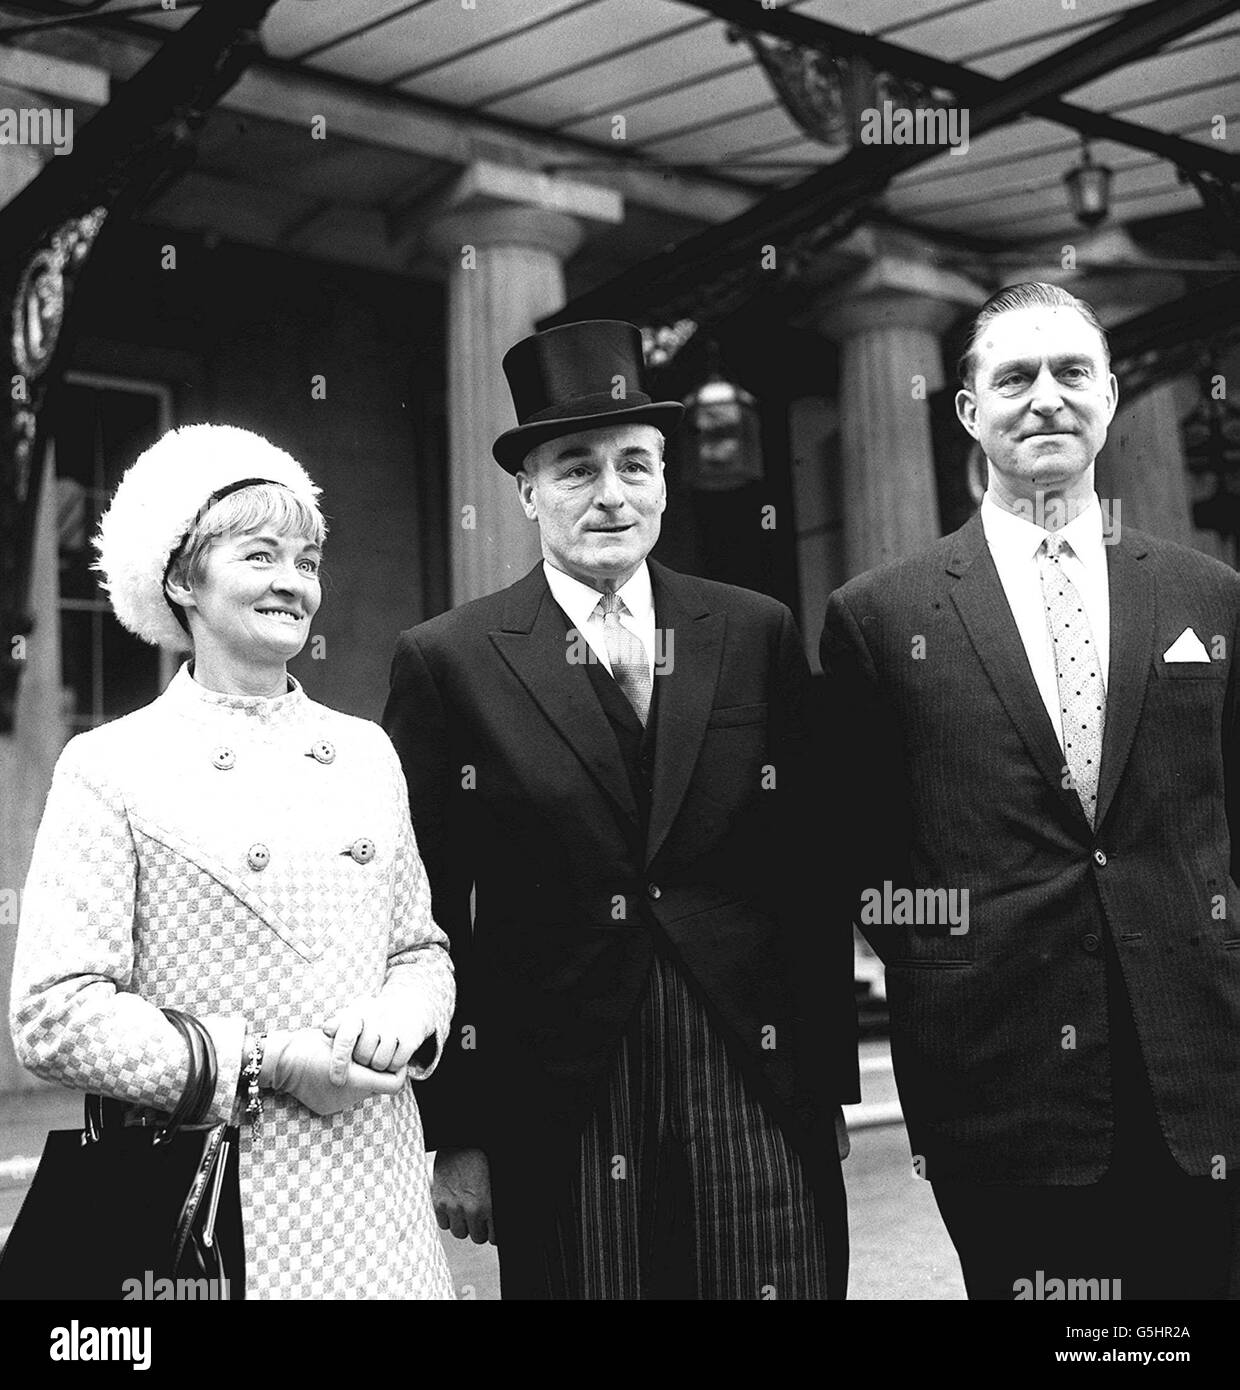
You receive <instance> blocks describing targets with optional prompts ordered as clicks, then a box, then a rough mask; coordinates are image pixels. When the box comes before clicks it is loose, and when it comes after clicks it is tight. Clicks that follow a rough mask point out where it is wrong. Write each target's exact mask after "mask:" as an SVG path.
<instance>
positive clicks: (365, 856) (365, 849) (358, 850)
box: [349, 837, 375, 864]
mask: <svg viewBox="0 0 1240 1390" xmlns="http://www.w3.org/2000/svg"><path fill="white" fill-rule="evenodd" d="M349 853H350V854H351V855H352V856H353V858H354V859H355V860H356V861H357V863H359V864H369V863H370V861H371V860H372V859H373V858H374V857H375V842H374V841H373V840H367V839H366V838H365V837H363V838H362V839H360V840H354V841H353V843H352V844H351V845H350V846H349Z"/></svg>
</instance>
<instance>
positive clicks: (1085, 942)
mask: <svg viewBox="0 0 1240 1390" xmlns="http://www.w3.org/2000/svg"><path fill="white" fill-rule="evenodd" d="M1081 945H1082V946H1084V947H1085V949H1086V950H1087V951H1090V952H1093V951H1096V950H1097V949H1098V947H1099V946H1101V945H1102V942H1101V941H1100V940H1099V939H1098V937H1097V936H1095V935H1094V933H1093V932H1091V931H1090V932H1086V933H1085V935H1084V936H1083V937H1081Z"/></svg>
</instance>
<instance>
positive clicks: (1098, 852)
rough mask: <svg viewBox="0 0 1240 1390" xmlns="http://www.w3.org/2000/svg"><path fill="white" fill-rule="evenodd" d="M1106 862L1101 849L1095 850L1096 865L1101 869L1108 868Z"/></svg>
mask: <svg viewBox="0 0 1240 1390" xmlns="http://www.w3.org/2000/svg"><path fill="white" fill-rule="evenodd" d="M1106 862H1107V857H1106V855H1105V854H1104V853H1103V852H1102V851H1101V850H1100V849H1096V850H1094V863H1095V864H1097V866H1098V867H1099V868H1100V869H1102V868H1105V867H1106Z"/></svg>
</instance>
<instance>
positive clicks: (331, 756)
mask: <svg viewBox="0 0 1240 1390" xmlns="http://www.w3.org/2000/svg"><path fill="white" fill-rule="evenodd" d="M310 756H311V757H312V758H313V759H314V761H315V762H316V763H323V764H325V765H326V764H327V763H334V762H335V761H336V749H335V747H334V746H333V745H332V744H330V743H329V742H328V741H327V740H326V739H325V738H321V739H319V740H318V742H317V743H315V744H313V745H312V746H311V748H310Z"/></svg>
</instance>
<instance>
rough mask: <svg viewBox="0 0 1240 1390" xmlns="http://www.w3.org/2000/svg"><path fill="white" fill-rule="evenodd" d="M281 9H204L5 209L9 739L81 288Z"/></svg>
mask: <svg viewBox="0 0 1240 1390" xmlns="http://www.w3.org/2000/svg"><path fill="white" fill-rule="evenodd" d="M273 2H274V0H215V3H214V4H212V5H209V6H203V8H201V9H200V10H199V13H198V14H197V15H195V16H194V18H193V19H191V20H190V21H189V22H188V23H187V24H185V25H184V26H183V27H182V28H181V29H179V30H178V31H177V32H176V33H175V34H173V35H172V36H171V37H170V38H169V39H167V40H166V41H165V43H164V44H163V46H162V47H161V48H160V50H159V51H158V52H157V53H156V54H155V56H154V57H153V58H152V59H151V60H150V62H148V63H147V65H146V66H145V67H144V68H143V69H142V71H141V72H140V73H138V74H137V75H136V76H135V77H134V78H132V79H131V80H130V81H128V82H126V83H125V84H124V85H123V86H122V87H120V88H119V89H118V90H117V91H116V92H115V93H114V95H113V97H112V100H111V101H110V102H109V103H108V105H107V106H106V107H105V108H104V109H103V110H102V111H100V112H99V113H98V114H97V115H96V116H95V117H94V119H93V120H91V122H90V123H89V124H88V125H87V126H86V127H85V128H84V129H83V131H82V133H81V135H80V137H79V138H78V139H77V140H76V142H75V144H74V148H73V151H72V153H70V154H68V155H66V156H65V157H64V158H61V159H52V160H49V161H48V163H47V164H46V165H44V167H43V169H42V171H41V172H40V173H39V174H38V175H37V176H36V177H35V178H34V179H33V180H32V181H31V182H30V183H29V184H28V185H27V186H26V187H25V188H24V189H23V190H22V191H21V192H20V193H18V194H17V196H16V197H15V198H14V199H13V200H12V202H10V203H9V204H8V205H7V206H5V207H3V208H0V239H2V241H3V245H4V246H5V247H6V249H7V248H13V252H14V253H15V254H14V255H13V259H11V260H7V262H6V264H5V265H4V266H2V267H0V302H3V301H6V300H7V302H8V313H7V315H6V320H7V326H8V331H7V332H6V334H5V335H4V338H3V340H2V341H3V344H4V346H3V350H2V351H3V356H4V358H5V359H6V360H5V362H4V363H2V364H0V379H2V380H3V381H4V383H5V385H6V387H7V390H8V396H9V408H8V410H7V411H6V412H5V413H4V415H3V417H0V733H11V732H12V729H13V723H14V714H15V709H16V702H17V687H18V681H19V679H20V676H21V672H22V670H23V667H24V660H23V657H24V651H23V644H22V643H20V642H18V641H16V640H14V639H16V638H22V637H25V636H27V635H28V634H29V633H30V632H31V631H32V629H33V620H32V616H31V614H30V612H29V590H30V579H31V564H32V557H33V549H34V531H35V518H36V516H37V513H38V507H39V492H40V485H41V482H42V469H41V461H42V458H43V443H44V438H45V435H46V427H45V422H44V420H43V418H42V415H41V409H42V406H43V403H44V401H45V399H46V396H47V391H48V387H49V385H50V383H51V382H52V381H53V380H54V378H55V377H56V375H57V373H58V371H59V368H60V363H61V362H62V361H63V358H64V352H65V344H66V341H67V338H68V336H69V334H68V330H69V328H70V327H71V320H72V301H73V291H74V288H75V286H76V283H77V281H78V279H79V278H80V276H81V274H82V272H83V270H84V268H85V267H86V265H87V264H88V262H89V261H90V258H91V255H92V251H93V250H94V249H95V248H96V247H97V244H98V243H99V242H100V241H101V240H106V235H107V234H110V229H111V228H112V227H113V226H115V225H116V224H118V223H119V224H123V223H124V221H125V220H126V219H127V218H128V217H129V216H130V215H131V213H132V212H133V211H134V210H135V209H136V208H138V207H140V206H141V205H142V204H143V203H144V202H146V201H148V200H149V199H150V198H152V197H154V196H155V195H156V194H157V193H158V191H159V190H160V189H162V188H163V187H164V186H165V185H166V183H167V182H168V180H169V179H170V178H172V177H175V176H176V175H177V174H179V173H180V172H181V171H182V170H183V169H184V168H185V167H186V166H187V165H188V163H189V162H190V161H191V160H192V158H193V145H194V136H195V132H196V130H197V128H198V127H199V126H200V125H201V123H202V121H203V120H204V119H205V115H206V112H207V111H209V110H210V108H211V107H212V106H213V105H214V104H215V102H216V101H218V100H219V98H220V96H221V95H222V94H223V93H224V92H226V91H227V90H228V89H229V87H231V86H232V85H233V83H234V82H236V80H237V79H238V77H240V76H241V74H242V72H243V71H244V70H245V68H246V67H247V66H248V65H249V63H250V61H251V60H252V58H253V57H254V55H255V54H256V53H257V52H259V51H260V49H261V45H260V42H259V38H258V27H259V25H260V24H261V22H262V20H263V18H264V17H265V15H266V13H267V11H268V10H269V9H270V8H271V5H272V3H273ZM105 224H106V226H105ZM101 234H103V235H102V236H101Z"/></svg>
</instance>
